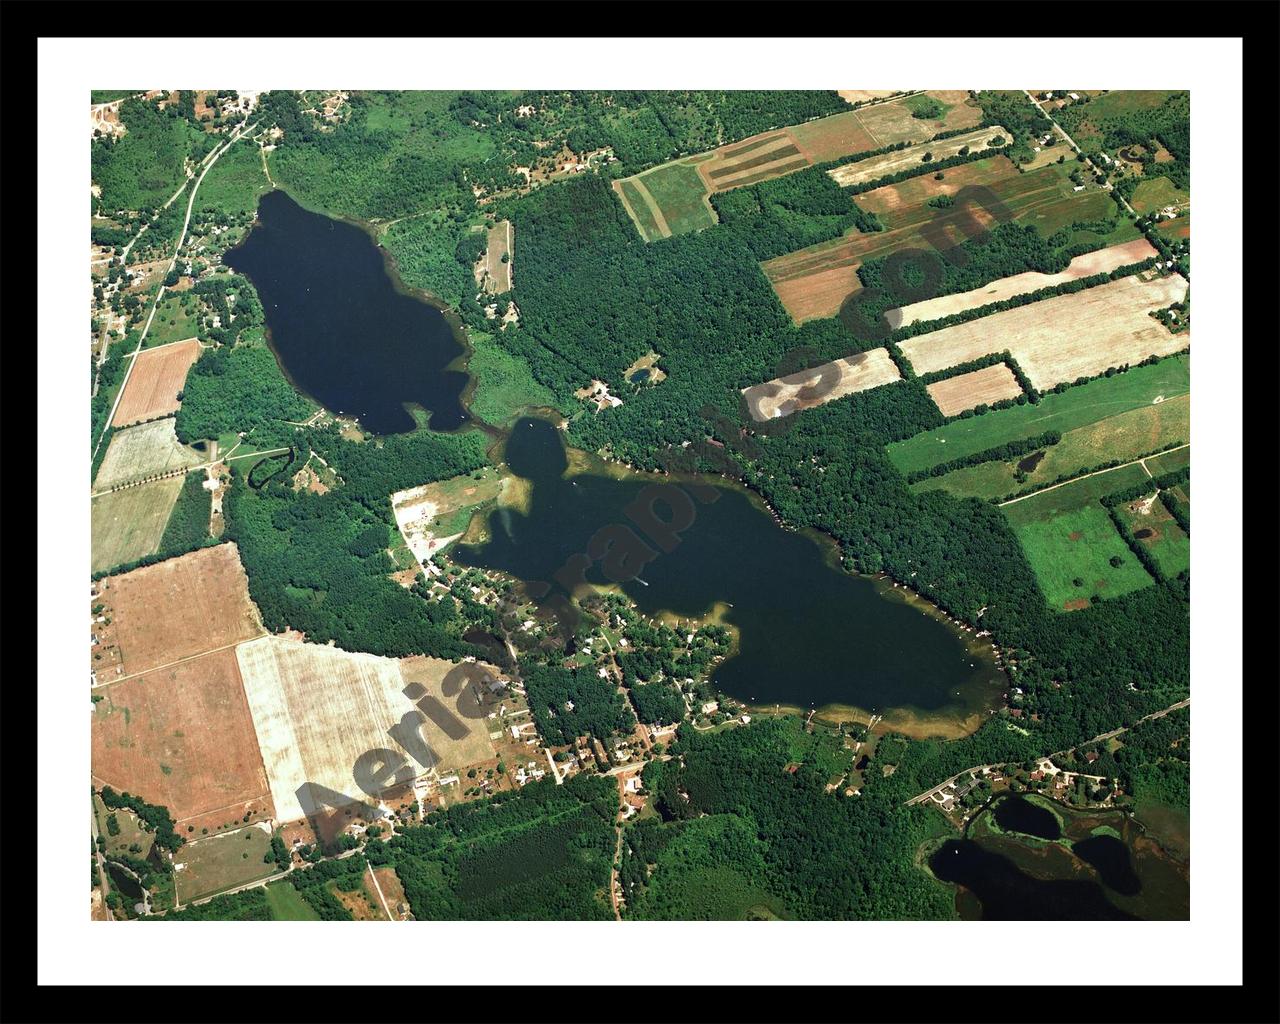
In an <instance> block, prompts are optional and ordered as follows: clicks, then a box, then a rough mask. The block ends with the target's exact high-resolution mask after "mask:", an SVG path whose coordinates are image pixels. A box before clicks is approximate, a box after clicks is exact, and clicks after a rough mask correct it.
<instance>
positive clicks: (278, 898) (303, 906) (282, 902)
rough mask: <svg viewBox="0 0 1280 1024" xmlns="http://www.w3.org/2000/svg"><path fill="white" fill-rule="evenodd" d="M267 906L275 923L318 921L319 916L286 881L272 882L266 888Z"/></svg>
mask: <svg viewBox="0 0 1280 1024" xmlns="http://www.w3.org/2000/svg"><path fill="white" fill-rule="evenodd" d="M266 892H267V906H269V907H270V908H271V916H272V917H273V918H274V919H275V920H277V921H319V920H320V915H319V914H317V913H316V912H315V911H314V910H312V909H311V907H310V905H309V904H308V903H307V902H306V901H305V900H303V898H302V897H301V896H299V895H298V890H297V889H295V888H294V887H293V884H292V883H291V882H290V881H289V880H288V879H283V880H281V881H279V882H272V883H271V884H270V885H268V886H267V887H266Z"/></svg>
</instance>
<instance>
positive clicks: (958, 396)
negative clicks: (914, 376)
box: [925, 363, 1022, 416]
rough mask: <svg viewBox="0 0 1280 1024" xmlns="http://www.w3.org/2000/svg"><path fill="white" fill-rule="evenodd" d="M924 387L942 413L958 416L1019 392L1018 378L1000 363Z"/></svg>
mask: <svg viewBox="0 0 1280 1024" xmlns="http://www.w3.org/2000/svg"><path fill="white" fill-rule="evenodd" d="M925 390H926V391H928V392H929V397H930V398H932V399H933V401H934V404H935V405H936V406H937V407H938V411H939V412H940V413H942V415H943V416H958V415H959V414H960V413H962V412H964V411H965V410H966V409H972V408H974V407H975V406H979V405H992V404H994V403H996V402H1000V401H1003V400H1004V399H1006V398H1017V397H1018V396H1019V395H1020V394H1022V386H1021V385H1020V384H1019V383H1018V378H1017V377H1015V376H1014V375H1013V371H1012V370H1010V369H1009V367H1008V366H1007V365H1006V364H1004V363H996V364H995V366H985V367H983V368H982V369H981V370H974V371H973V372H972V373H962V374H960V375H959V376H956V377H948V378H947V379H946V380H939V381H934V382H933V383H932V384H930V385H929V386H928V387H927V388H925Z"/></svg>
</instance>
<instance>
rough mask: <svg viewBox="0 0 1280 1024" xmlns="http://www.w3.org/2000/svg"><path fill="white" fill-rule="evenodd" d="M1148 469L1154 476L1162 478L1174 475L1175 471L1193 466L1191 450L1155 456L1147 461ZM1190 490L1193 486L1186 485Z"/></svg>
mask: <svg viewBox="0 0 1280 1024" xmlns="http://www.w3.org/2000/svg"><path fill="white" fill-rule="evenodd" d="M1146 463H1147V469H1149V470H1150V471H1151V475H1152V476H1160V475H1162V474H1164V473H1172V472H1173V471H1174V470H1175V469H1185V468H1186V467H1187V466H1189V465H1191V449H1190V448H1179V449H1178V450H1177V451H1176V452H1166V453H1165V454H1163V455H1153V456H1152V457H1151V458H1149V459H1147V460H1146ZM1185 486H1186V487H1187V488H1188V489H1189V488H1190V487H1191V484H1190V483H1189V482H1188V483H1187V484H1186V485H1185Z"/></svg>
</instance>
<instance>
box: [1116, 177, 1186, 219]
mask: <svg viewBox="0 0 1280 1024" xmlns="http://www.w3.org/2000/svg"><path fill="white" fill-rule="evenodd" d="M1190 198H1191V194H1190V193H1189V192H1186V191H1184V190H1183V189H1180V188H1177V187H1176V186H1175V185H1174V184H1173V182H1172V181H1170V180H1169V179H1168V178H1166V177H1165V176H1164V175H1163V174H1162V175H1160V177H1158V178H1146V179H1144V180H1143V181H1142V182H1140V183H1139V185H1138V187H1137V188H1135V189H1134V190H1133V199H1132V200H1131V201H1130V205H1131V206H1132V207H1133V208H1134V209H1135V210H1137V211H1138V212H1139V213H1150V212H1151V211H1152V210H1160V209H1163V208H1164V207H1166V206H1181V205H1182V204H1183V203H1185V202H1187V201H1188V200H1189V199H1190Z"/></svg>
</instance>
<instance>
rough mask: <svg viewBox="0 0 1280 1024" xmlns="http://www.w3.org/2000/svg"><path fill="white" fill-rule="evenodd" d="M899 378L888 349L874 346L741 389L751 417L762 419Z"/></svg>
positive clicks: (816, 404) (821, 403) (899, 375)
mask: <svg viewBox="0 0 1280 1024" xmlns="http://www.w3.org/2000/svg"><path fill="white" fill-rule="evenodd" d="M901 379H902V374H901V373H899V372H898V367H897V366H896V365H895V364H894V362H893V359H892V357H890V355H889V352H888V350H887V349H883V348H876V349H872V350H871V351H869V352H859V353H857V354H856V355H851V356H846V357H844V358H843V359H836V360H833V361H832V362H830V363H824V364H823V365H821V366H817V367H814V368H813V369H811V370H801V371H799V372H798V373H793V374H789V375H788V376H786V377H778V378H776V379H774V380H770V381H765V382H764V383H762V384H754V385H752V386H751V387H749V388H743V389H742V395H743V397H744V398H745V399H746V400H747V408H748V409H749V410H750V412H751V417H752V419H754V420H756V421H757V422H763V421H764V420H770V419H777V418H780V417H782V416H790V415H791V414H792V413H793V412H799V411H800V410H802V409H812V408H814V407H815V406H819V405H825V404H826V403H827V402H833V401H835V400H836V399H837V398H843V397H844V396H845V395H851V394H854V393H855V392H858V391H866V390H868V389H869V388H878V387H880V386H881V385H882V384H891V383H893V382H894V381H896V380H901Z"/></svg>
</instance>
